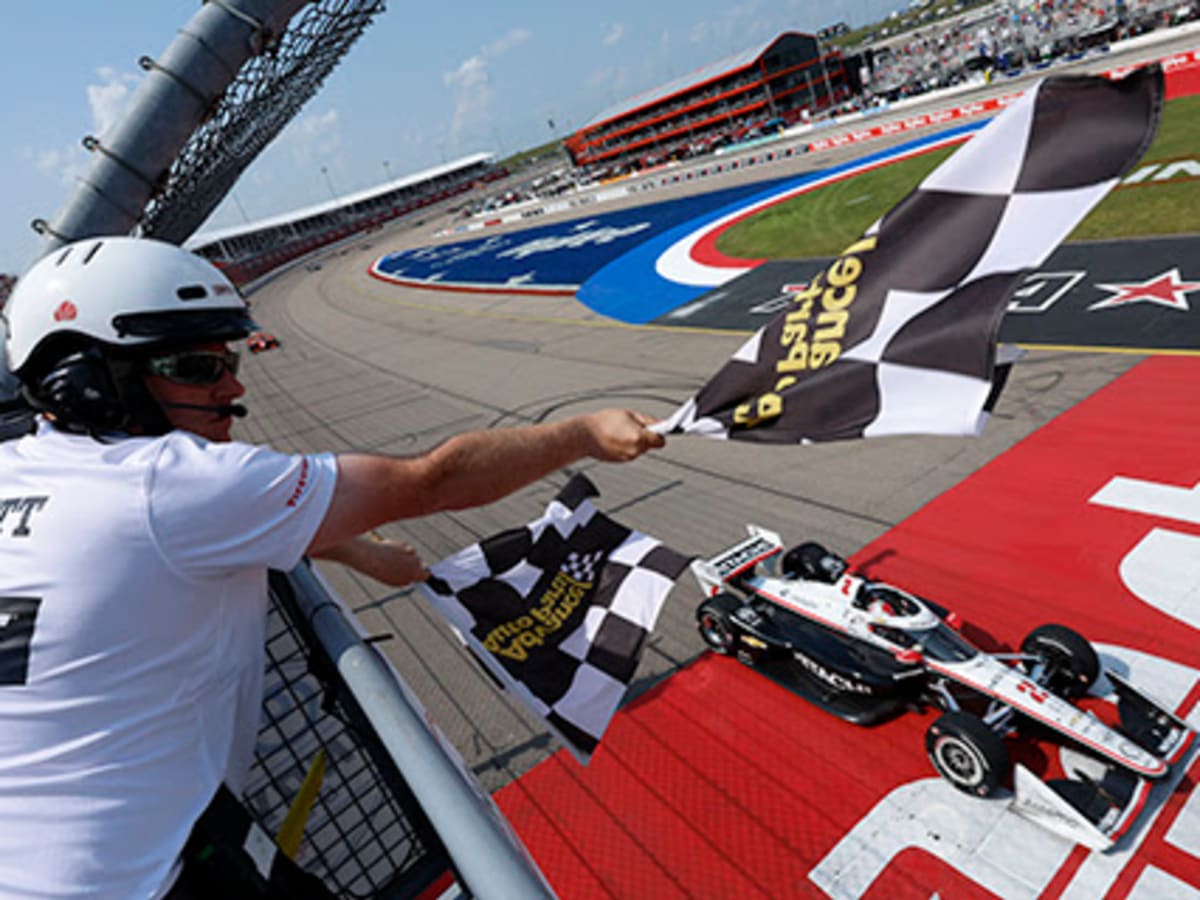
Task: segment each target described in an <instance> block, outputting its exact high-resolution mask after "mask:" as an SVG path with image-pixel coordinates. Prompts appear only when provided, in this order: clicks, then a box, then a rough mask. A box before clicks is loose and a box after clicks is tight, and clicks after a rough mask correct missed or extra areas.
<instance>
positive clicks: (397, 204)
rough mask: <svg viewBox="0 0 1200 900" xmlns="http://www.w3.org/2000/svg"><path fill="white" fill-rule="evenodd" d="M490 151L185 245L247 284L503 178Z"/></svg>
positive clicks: (210, 234) (201, 236)
mask: <svg viewBox="0 0 1200 900" xmlns="http://www.w3.org/2000/svg"><path fill="white" fill-rule="evenodd" d="M505 174H506V173H505V171H504V170H503V169H500V168H497V167H496V165H495V156H494V155H493V154H491V153H476V154H474V155H472V156H467V157H464V158H462V159H459V160H455V161H453V162H449V163H444V164H442V165H440V166H435V167H433V168H430V169H426V170H424V171H421V172H417V173H415V174H412V175H406V176H402V177H400V178H396V179H393V180H392V181H388V182H385V183H384V184H381V185H377V186H375V187H371V188H367V189H366V190H363V191H359V192H357V193H354V194H348V195H346V196H344V197H337V198H334V199H332V200H329V201H327V202H325V203H320V204H317V205H315V206H309V207H305V208H303V209H298V210H293V211H291V212H287V213H284V214H282V215H278V216H273V217H271V218H268V219H262V220H260V221H257V222H251V223H248V224H246V225H239V226H234V227H232V228H226V229H222V230H219V231H208V232H201V233H200V234H197V235H196V236H195V237H193V238H192V239H191V240H189V241H188V242H187V244H186V245H185V246H187V248H188V249H189V250H192V251H194V252H196V253H198V254H200V255H201V256H204V257H206V258H207V259H210V260H212V261H213V262H214V263H216V264H217V265H219V266H220V267H221V268H222V269H224V270H225V272H226V274H228V275H229V276H230V278H232V279H233V280H234V281H235V282H238V283H245V282H248V281H252V280H254V279H255V278H257V277H258V276H260V275H262V274H264V273H266V272H269V271H271V270H272V269H274V268H277V267H278V266H281V265H284V264H285V263H288V262H290V261H292V260H294V259H297V258H299V257H301V256H303V255H305V254H307V253H310V252H311V251H313V250H315V249H317V248H319V247H323V246H325V245H326V244H330V243H333V242H335V241H339V240H341V239H342V238H345V237H348V236H349V235H352V234H356V233H358V232H361V231H365V230H367V229H370V228H374V227H376V226H378V225H382V224H383V223H384V222H387V221H390V220H392V219H396V218H399V217H400V216H404V215H407V214H409V213H412V212H415V211H416V210H418V209H422V208H424V207H427V206H429V205H431V204H434V203H438V202H441V201H442V200H446V199H448V198H450V197H453V196H455V195H456V194H461V193H464V192H466V191H468V190H470V189H471V188H472V187H474V186H475V185H477V184H479V183H481V182H488V181H493V180H495V179H497V178H501V177H503V176H504V175H505Z"/></svg>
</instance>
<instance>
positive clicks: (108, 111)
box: [23, 66, 141, 185]
mask: <svg viewBox="0 0 1200 900" xmlns="http://www.w3.org/2000/svg"><path fill="white" fill-rule="evenodd" d="M96 75H97V76H98V78H99V81H98V83H96V84H89V85H87V86H86V87H85V88H84V92H85V94H86V96H87V102H88V109H89V111H90V113H91V119H92V121H91V128H90V133H91V134H93V135H95V136H96V137H98V138H100V139H101V140H104V138H105V137H107V136H109V132H110V131H111V130H112V127H113V126H114V125H116V124H117V122H119V121H120V118H121V115H122V113H124V112H125V109H126V107H128V105H129V98H130V97H131V96H132V95H133V91H134V88H135V87H137V83H138V81H139V80H140V79H141V75H140V74H139V73H135V72H118V71H117V70H116V69H113V68H111V67H108V66H106V67H104V68H102V69H99V70H97V72H96ZM81 137H82V135H81ZM23 156H24V157H25V159H27V160H29V161H30V162H32V164H33V166H34V168H35V169H37V171H39V172H41V173H42V174H44V175H48V176H50V177H52V178H56V179H57V180H58V181H59V182H60V183H62V184H65V185H73V184H74V183H75V182H76V181H77V180H78V179H80V178H81V177H83V174H84V173H85V172H86V171H87V169H88V165H89V163H90V162H91V155H90V154H89V153H88V152H87V151H86V150H84V149H83V145H82V143H81V142H79V141H72V142H71V143H70V144H67V145H65V146H63V147H52V148H41V149H34V148H26V149H25V150H24V151H23Z"/></svg>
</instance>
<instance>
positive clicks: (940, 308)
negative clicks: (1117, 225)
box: [656, 66, 1163, 443]
mask: <svg viewBox="0 0 1200 900" xmlns="http://www.w3.org/2000/svg"><path fill="white" fill-rule="evenodd" d="M1162 103H1163V79H1162V71H1161V70H1160V69H1159V67H1158V66H1149V67H1146V68H1143V69H1139V70H1137V71H1135V72H1134V73H1133V74H1131V75H1129V76H1128V77H1127V78H1124V79H1122V80H1120V81H1109V80H1108V79H1105V78H1101V77H1090V76H1062V77H1053V78H1047V79H1046V80H1044V81H1042V82H1040V83H1039V84H1038V85H1036V86H1035V87H1033V88H1031V89H1030V90H1029V91H1027V92H1026V93H1025V94H1024V95H1023V96H1022V97H1021V98H1020V99H1019V100H1018V101H1017V102H1015V103H1014V104H1013V105H1012V106H1010V107H1009V108H1008V109H1007V110H1005V111H1004V112H1003V113H1002V114H1001V115H999V116H998V117H997V118H996V119H995V120H993V121H992V122H991V123H989V124H988V126H987V127H986V128H984V129H983V130H982V131H981V132H980V133H979V134H978V135H976V136H975V137H974V138H973V139H972V140H970V141H969V142H968V143H967V144H966V145H964V146H963V147H962V148H961V149H959V150H958V152H956V153H955V154H954V155H953V156H951V157H950V158H949V159H948V160H946V162H944V163H943V164H942V165H941V166H939V167H938V168H937V169H935V170H934V171H933V172H932V173H931V174H930V175H929V176H928V177H927V178H926V179H925V180H924V181H923V182H922V183H921V184H920V186H919V187H918V188H917V189H916V190H915V191H913V192H912V193H911V194H909V196H908V197H907V198H905V199H904V200H903V201H901V203H900V204H899V205H898V206H897V207H896V208H895V209H893V210H892V211H891V212H889V213H888V214H887V215H885V216H884V217H883V218H882V219H881V220H880V221H879V222H878V223H877V224H876V225H875V226H874V227H872V228H871V229H870V230H869V231H868V232H867V234H866V235H865V236H864V237H863V238H862V239H861V240H859V241H857V242H855V243H854V244H853V245H851V246H850V247H848V248H847V249H846V250H845V251H844V252H843V253H842V254H841V256H839V257H838V258H837V259H836V260H834V261H833V263H832V264H831V265H830V266H829V267H828V268H827V269H826V270H825V271H824V272H823V273H822V274H821V275H819V276H817V277H816V278H814V279H813V280H812V281H811V282H810V283H808V284H806V285H797V286H795V288H794V290H792V292H791V293H792V303H791V304H790V305H789V307H788V308H787V309H785V310H784V311H783V312H782V313H781V314H780V315H779V316H778V317H777V318H776V319H775V320H774V321H773V322H771V323H770V324H769V325H767V326H766V327H764V328H762V329H761V330H759V331H758V332H757V333H756V334H755V335H753V336H752V337H751V338H750V340H748V341H747V342H746V343H745V344H744V345H743V346H742V347H741V349H740V350H738V351H737V353H735V354H734V355H733V357H732V358H731V359H730V360H729V361H728V362H727V363H726V364H725V366H724V367H723V368H721V369H720V371H718V372H717V374H716V375H714V376H713V377H712V378H711V379H710V380H709V382H708V383H707V384H705V385H704V387H703V388H701V389H700V392H699V393H697V394H696V396H695V397H693V398H692V399H691V400H689V401H687V403H685V404H684V405H683V406H682V407H681V408H680V409H679V410H678V411H676V412H675V414H674V415H672V416H671V417H670V418H669V419H668V420H667V421H666V422H664V423H661V424H660V425H658V426H656V429H657V430H660V431H662V432H664V433H670V432H683V433H689V434H702V435H707V436H709V437H716V438H729V439H734V440H745V441H759V442H764V443H805V442H809V441H830V440H842V439H848V438H863V437H875V436H878V435H887V434H975V433H978V431H979V430H980V428H981V427H982V425H983V422H984V421H985V419H986V414H987V412H988V411H989V410H990V409H991V406H992V404H993V403H994V402H995V400H996V397H997V395H998V393H999V390H1000V388H1001V387H1002V385H1003V378H1004V375H1005V374H1006V373H1007V363H1009V362H1011V358H1008V359H1006V358H1003V357H1001V358H998V357H997V348H996V335H997V332H998V330H999V327H1000V320H1001V317H1002V316H1003V314H1004V311H1005V309H1006V307H1007V305H1008V301H1009V298H1010V297H1011V295H1012V293H1013V291H1014V290H1016V288H1017V287H1018V286H1019V285H1020V284H1021V282H1022V280H1023V279H1024V277H1025V276H1026V274H1027V273H1028V272H1029V271H1031V270H1032V269H1034V268H1036V267H1037V266H1038V265H1040V264H1041V263H1042V262H1043V261H1044V260H1045V259H1046V258H1047V257H1048V256H1049V255H1050V253H1051V252H1052V251H1053V250H1054V248H1055V247H1057V246H1058V244H1059V243H1060V242H1061V241H1063V240H1064V239H1065V238H1066V237H1067V235H1068V234H1070V233H1071V231H1072V230H1073V229H1074V228H1075V226H1076V225H1077V224H1079V222H1080V221H1081V220H1082V219H1083V218H1084V216H1086V215H1087V213H1088V212H1089V211H1090V210H1091V209H1092V208H1093V207H1094V206H1095V205H1096V204H1097V203H1099V202H1100V200H1101V199H1102V198H1103V197H1104V196H1105V195H1106V194H1107V193H1108V192H1109V191H1110V190H1111V189H1112V188H1113V187H1115V186H1116V184H1117V183H1118V182H1119V181H1120V179H1121V177H1122V176H1124V175H1125V174H1126V173H1128V172H1129V171H1130V170H1131V169H1132V168H1133V166H1134V165H1135V164H1136V163H1137V161H1138V159H1139V158H1140V157H1141V155H1142V153H1143V152H1144V151H1145V150H1146V148H1147V147H1148V146H1149V145H1150V142H1151V140H1153V138H1154V135H1155V132H1156V131H1157V128H1158V120H1159V115H1160V112H1161V109H1162Z"/></svg>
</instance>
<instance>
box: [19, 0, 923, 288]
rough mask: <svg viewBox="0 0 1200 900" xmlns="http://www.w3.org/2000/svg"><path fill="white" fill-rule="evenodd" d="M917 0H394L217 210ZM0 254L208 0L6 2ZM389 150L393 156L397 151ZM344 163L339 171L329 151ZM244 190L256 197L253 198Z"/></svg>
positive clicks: (267, 200)
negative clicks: (85, 142) (592, 0)
mask: <svg viewBox="0 0 1200 900" xmlns="http://www.w3.org/2000/svg"><path fill="white" fill-rule="evenodd" d="M901 5H902V4H901V3H900V2H899V0H825V2H813V0H720V2H718V0H656V2H655V3H647V2H645V0H640V2H637V0H606V2H605V3H601V4H573V3H563V2H561V0H509V2H506V3H494V2H487V3H485V2H481V0H468V2H458V3H446V4H439V3H421V4H409V3H404V2H401V0H393V2H392V3H390V4H389V6H390V8H389V9H388V10H387V11H386V12H384V13H383V15H381V16H380V17H379V18H378V19H377V20H376V21H375V24H374V25H373V26H372V27H371V28H369V29H368V30H367V32H366V33H365V34H364V35H363V37H362V39H361V40H360V41H359V42H358V44H356V45H355V47H354V48H353V49H352V50H351V52H350V54H349V56H348V57H347V58H346V59H345V60H344V61H343V63H342V64H341V65H340V66H339V67H338V68H337V69H336V70H335V71H334V73H333V75H332V76H331V77H330V78H329V79H328V80H327V81H326V84H325V86H324V88H323V89H322V90H321V91H320V92H319V93H318V94H317V96H316V97H314V98H313V99H312V100H311V101H310V102H309V104H308V105H307V106H306V107H305V108H304V109H303V110H302V111H301V113H300V114H299V115H298V116H297V117H296V119H295V120H294V121H293V122H292V124H291V125H289V127H288V128H287V129H286V130H285V131H284V133H283V134H281V135H280V137H279V138H278V139H277V140H276V142H275V143H274V144H273V145H272V146H271V147H269V148H268V149H267V151H266V152H265V153H264V154H263V156H262V157H260V159H259V160H258V161H257V162H256V163H255V164H254V165H253V166H251V168H250V169H249V170H248V171H247V172H246V173H245V174H244V175H243V176H242V179H241V181H240V182H239V183H238V185H237V186H236V187H235V189H234V194H235V195H236V201H237V202H236V203H235V202H234V200H233V198H226V201H225V203H224V204H223V205H222V207H221V208H219V209H218V210H217V211H216V213H214V215H213V217H212V218H211V219H210V221H209V223H208V225H207V226H206V227H221V226H228V225H237V224H240V223H241V222H243V221H244V220H243V218H242V212H243V211H244V212H245V214H246V215H247V216H248V217H249V218H250V219H258V218H263V217H266V216H269V215H274V214H276V213H280V212H284V211H286V210H289V209H295V208H299V207H303V206H306V205H309V204H313V203H320V202H323V201H325V200H328V199H329V197H330V184H329V182H332V186H333V189H334V191H335V192H336V193H338V194H341V193H347V192H350V191H355V190H360V189H362V188H366V187H370V186H371V185H373V184H376V183H378V182H381V181H384V180H386V178H387V176H388V172H390V173H391V175H392V176H397V177H398V176H400V175H404V174H409V173H412V172H416V171H419V170H421V169H423V168H425V167H427V166H431V165H436V164H437V163H439V162H441V161H443V159H446V160H449V159H454V158H456V157H459V156H463V155H466V154H468V153H473V152H476V151H481V150H483V151H491V152H495V153H498V154H500V155H505V154H508V153H512V152H515V151H517V150H520V149H524V148H527V147H531V146H535V145H537V144H540V143H542V142H544V141H546V140H548V139H549V138H550V137H551V136H552V133H551V130H550V127H549V125H548V120H550V119H552V120H553V121H554V122H555V126H556V129H555V133H554V135H553V136H562V135H563V134H565V133H567V132H569V131H570V130H571V129H573V128H577V127H579V126H580V125H582V124H583V123H584V122H586V121H587V120H588V119H590V118H591V117H593V116H594V115H596V114H597V113H598V112H600V111H601V110H602V109H603V108H604V107H606V106H608V105H610V104H612V103H615V102H617V101H620V100H623V99H624V98H626V97H629V96H631V95H633V94H636V93H638V92H640V91H643V90H646V89H648V88H651V87H654V86H655V85H657V84H660V83H662V82H663V81H666V80H668V79H670V78H674V77H677V76H680V75H684V74H686V73H688V72H690V71H693V70H694V69H697V68H699V67H700V66H702V65H705V64H707V63H709V62H712V61H714V60H717V59H719V58H721V57H722V56H726V55H729V54H731V53H735V52H737V51H739V50H743V49H745V48H747V47H750V46H752V45H754V44H756V43H758V42H759V41H762V40H766V39H768V38H770V37H773V36H774V35H776V34H778V33H779V32H781V31H786V30H799V31H815V30H816V29H818V28H820V27H822V26H824V25H828V24H831V23H832V22H835V21H839V20H844V21H846V22H847V23H849V24H850V25H851V26H857V25H860V24H863V23H865V22H867V21H875V20H878V19H880V18H883V17H884V16H885V15H886V14H887V12H889V11H890V10H891V9H894V8H896V7H898V6H901ZM4 7H5V8H4V15H3V27H2V28H0V83H3V84H4V86H5V87H4V91H3V94H2V95H0V122H2V123H3V126H2V131H3V135H4V140H3V141H2V142H0V202H2V205H0V210H2V211H3V214H2V216H0V272H18V273H19V272H20V271H22V270H23V269H24V268H25V267H26V266H27V264H28V263H29V262H30V260H31V259H32V257H33V255H34V253H35V252H36V249H37V237H36V235H34V234H33V232H32V231H31V230H30V228H29V222H30V220H32V219H33V218H35V217H39V216H40V217H43V218H46V219H53V217H54V216H55V214H56V213H57V212H58V210H59V209H60V208H61V207H62V205H63V203H64V202H65V201H66V199H67V197H68V196H69V193H70V190H71V187H72V185H73V184H74V182H75V179H76V178H77V177H78V176H79V174H81V173H82V172H83V171H84V170H85V169H86V166H87V161H88V157H87V154H86V153H85V151H84V150H83V149H82V146H81V145H80V139H81V138H82V137H83V136H84V135H85V134H102V133H103V130H104V128H105V127H106V126H107V125H108V124H110V123H111V122H112V121H114V119H115V117H116V116H117V115H118V114H119V112H120V110H121V108H122V106H123V104H124V102H126V101H127V99H128V97H129V96H130V94H131V92H132V90H133V88H134V87H135V86H136V84H137V82H138V80H139V78H140V77H141V70H140V69H139V68H138V67H137V64H136V61H137V59H138V58H139V57H140V56H142V55H150V56H155V57H157V56H159V55H160V54H161V52H162V50H163V49H164V48H165V47H166V46H167V44H168V43H169V42H170V40H171V39H172V38H173V37H174V35H175V33H176V31H177V30H178V29H179V28H180V27H181V26H182V25H183V24H184V23H185V22H186V21H187V20H188V19H189V18H190V17H191V15H192V14H193V13H194V12H195V11H196V10H197V9H199V7H200V3H199V0H121V2H101V0H55V2H36V3H5V4H4ZM385 161H386V163H387V166H386V167H385V166H384V163H385ZM322 167H325V168H326V169H327V171H328V181H327V180H326V178H325V176H323V175H322V173H321V168H322ZM239 204H240V207H241V208H240V209H239V208H238V206H239Z"/></svg>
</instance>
